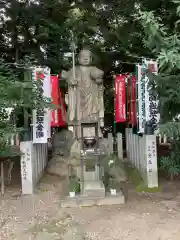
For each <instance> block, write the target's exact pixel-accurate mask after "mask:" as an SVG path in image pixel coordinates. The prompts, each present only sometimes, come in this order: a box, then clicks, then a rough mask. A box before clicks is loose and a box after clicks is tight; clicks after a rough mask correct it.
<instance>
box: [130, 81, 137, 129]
mask: <svg viewBox="0 0 180 240" xmlns="http://www.w3.org/2000/svg"><path fill="white" fill-rule="evenodd" d="M130 123H131V124H132V125H134V126H135V125H136V124H137V118H136V77H135V76H132V78H131V117H130Z"/></svg>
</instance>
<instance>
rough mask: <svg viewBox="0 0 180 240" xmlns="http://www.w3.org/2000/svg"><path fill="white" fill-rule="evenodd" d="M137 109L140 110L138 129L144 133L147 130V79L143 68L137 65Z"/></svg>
mask: <svg viewBox="0 0 180 240" xmlns="http://www.w3.org/2000/svg"><path fill="white" fill-rule="evenodd" d="M137 81H138V87H137V88H138V89H137V90H138V91H137V108H138V116H137V117H138V129H139V133H144V130H145V79H144V76H143V68H142V66H141V65H139V64H138V65H137Z"/></svg>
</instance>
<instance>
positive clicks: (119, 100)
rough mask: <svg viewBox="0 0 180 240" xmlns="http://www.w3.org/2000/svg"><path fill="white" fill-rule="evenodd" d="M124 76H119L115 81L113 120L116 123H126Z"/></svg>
mask: <svg viewBox="0 0 180 240" xmlns="http://www.w3.org/2000/svg"><path fill="white" fill-rule="evenodd" d="M126 77H127V76H126V75H119V76H117V77H116V79H115V91H116V99H115V118H116V122H117V123H118V122H126Z"/></svg>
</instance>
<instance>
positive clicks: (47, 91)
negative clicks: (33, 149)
mask: <svg viewBox="0 0 180 240" xmlns="http://www.w3.org/2000/svg"><path fill="white" fill-rule="evenodd" d="M39 77H40V78H41V79H42V81H43V87H42V88H43V89H42V92H43V96H44V97H46V98H49V99H51V82H50V69H49V68H35V69H33V71H32V80H33V81H37V80H38V79H39ZM50 122H51V110H50V109H47V108H46V109H36V110H33V143H47V139H48V138H50V137H51V126H50Z"/></svg>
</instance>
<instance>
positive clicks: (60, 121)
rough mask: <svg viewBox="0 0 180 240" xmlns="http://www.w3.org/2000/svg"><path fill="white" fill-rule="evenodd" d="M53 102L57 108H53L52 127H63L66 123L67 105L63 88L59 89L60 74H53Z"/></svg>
mask: <svg viewBox="0 0 180 240" xmlns="http://www.w3.org/2000/svg"><path fill="white" fill-rule="evenodd" d="M51 86H52V93H51V96H52V103H53V104H54V105H56V107H57V109H55V110H52V114H51V116H52V117H51V127H63V126H65V125H66V106H65V101H64V98H63V94H62V91H61V89H59V78H58V76H51Z"/></svg>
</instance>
